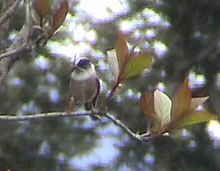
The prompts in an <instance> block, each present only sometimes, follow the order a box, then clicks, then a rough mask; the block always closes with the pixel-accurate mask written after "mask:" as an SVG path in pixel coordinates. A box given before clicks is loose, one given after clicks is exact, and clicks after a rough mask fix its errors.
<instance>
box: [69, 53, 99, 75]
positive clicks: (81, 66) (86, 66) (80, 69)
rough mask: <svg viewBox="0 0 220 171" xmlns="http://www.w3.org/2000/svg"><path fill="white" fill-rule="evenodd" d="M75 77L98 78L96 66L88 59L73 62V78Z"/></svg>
mask: <svg viewBox="0 0 220 171" xmlns="http://www.w3.org/2000/svg"><path fill="white" fill-rule="evenodd" d="M73 75H74V77H75V78H78V77H79V78H82V79H83V78H87V77H88V78H89V77H90V76H96V71H95V67H94V65H93V64H92V63H91V61H90V60H89V59H88V58H86V57H83V58H80V59H79V60H77V61H74V62H73V68H72V76H73Z"/></svg>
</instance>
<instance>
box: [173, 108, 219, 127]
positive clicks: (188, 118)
mask: <svg viewBox="0 0 220 171" xmlns="http://www.w3.org/2000/svg"><path fill="white" fill-rule="evenodd" d="M211 119H216V115H214V114H212V113H209V112H206V111H194V112H190V113H187V114H185V115H184V116H183V117H181V118H180V119H179V120H178V121H176V123H174V126H173V129H175V128H183V127H185V126H188V125H193V124H197V123H201V122H207V121H209V120H211Z"/></svg>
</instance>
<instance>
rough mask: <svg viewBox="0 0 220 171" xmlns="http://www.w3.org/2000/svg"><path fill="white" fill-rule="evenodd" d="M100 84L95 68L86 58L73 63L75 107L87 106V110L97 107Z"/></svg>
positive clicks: (71, 81)
mask: <svg viewBox="0 0 220 171" xmlns="http://www.w3.org/2000/svg"><path fill="white" fill-rule="evenodd" d="M99 90H100V82H99V79H98V76H97V74H96V70H95V66H94V65H93V64H92V63H91V62H90V60H89V59H88V58H86V57H83V58H80V59H79V60H78V61H76V62H74V63H73V68H72V73H71V79H70V91H71V96H72V100H73V101H74V102H72V103H74V105H75V104H76V105H85V109H86V110H92V109H94V108H95V107H96V102H97V98H98V95H99Z"/></svg>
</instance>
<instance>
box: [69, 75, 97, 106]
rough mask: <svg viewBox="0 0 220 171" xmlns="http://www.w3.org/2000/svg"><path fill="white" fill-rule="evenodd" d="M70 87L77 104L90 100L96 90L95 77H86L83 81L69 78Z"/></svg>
mask: <svg viewBox="0 0 220 171" xmlns="http://www.w3.org/2000/svg"><path fill="white" fill-rule="evenodd" d="M70 89H71V92H72V96H73V97H74V98H75V100H76V103H77V104H85V103H86V102H91V101H92V99H93V98H94V97H95V95H96V93H97V91H98V90H97V78H96V77H95V78H87V79H86V80H83V81H79V80H74V79H71V82H70Z"/></svg>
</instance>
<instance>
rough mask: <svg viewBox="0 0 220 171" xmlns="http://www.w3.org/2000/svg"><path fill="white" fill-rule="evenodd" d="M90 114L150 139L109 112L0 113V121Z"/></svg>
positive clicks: (144, 140)
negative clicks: (131, 128)
mask: <svg viewBox="0 0 220 171" xmlns="http://www.w3.org/2000/svg"><path fill="white" fill-rule="evenodd" d="M91 114H92V115H100V116H104V117H106V118H107V119H108V120H110V121H111V122H113V123H114V124H115V125H117V126H119V127H120V128H122V129H123V130H124V131H125V132H126V133H127V134H128V135H129V136H130V137H131V138H133V139H135V140H137V141H141V142H146V141H148V140H149V139H150V137H149V135H145V134H143V135H140V134H135V133H134V132H132V131H131V130H130V129H129V128H128V127H127V126H126V125H125V124H124V123H122V122H121V121H120V120H119V119H117V118H116V117H114V116H113V115H111V114H109V113H105V114H103V113H102V114H100V113H91V112H82V113H77V112H71V113H66V112H49V113H38V114H28V115H10V114H1V115H0V121H26V120H39V119H57V118H64V117H84V116H91Z"/></svg>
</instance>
